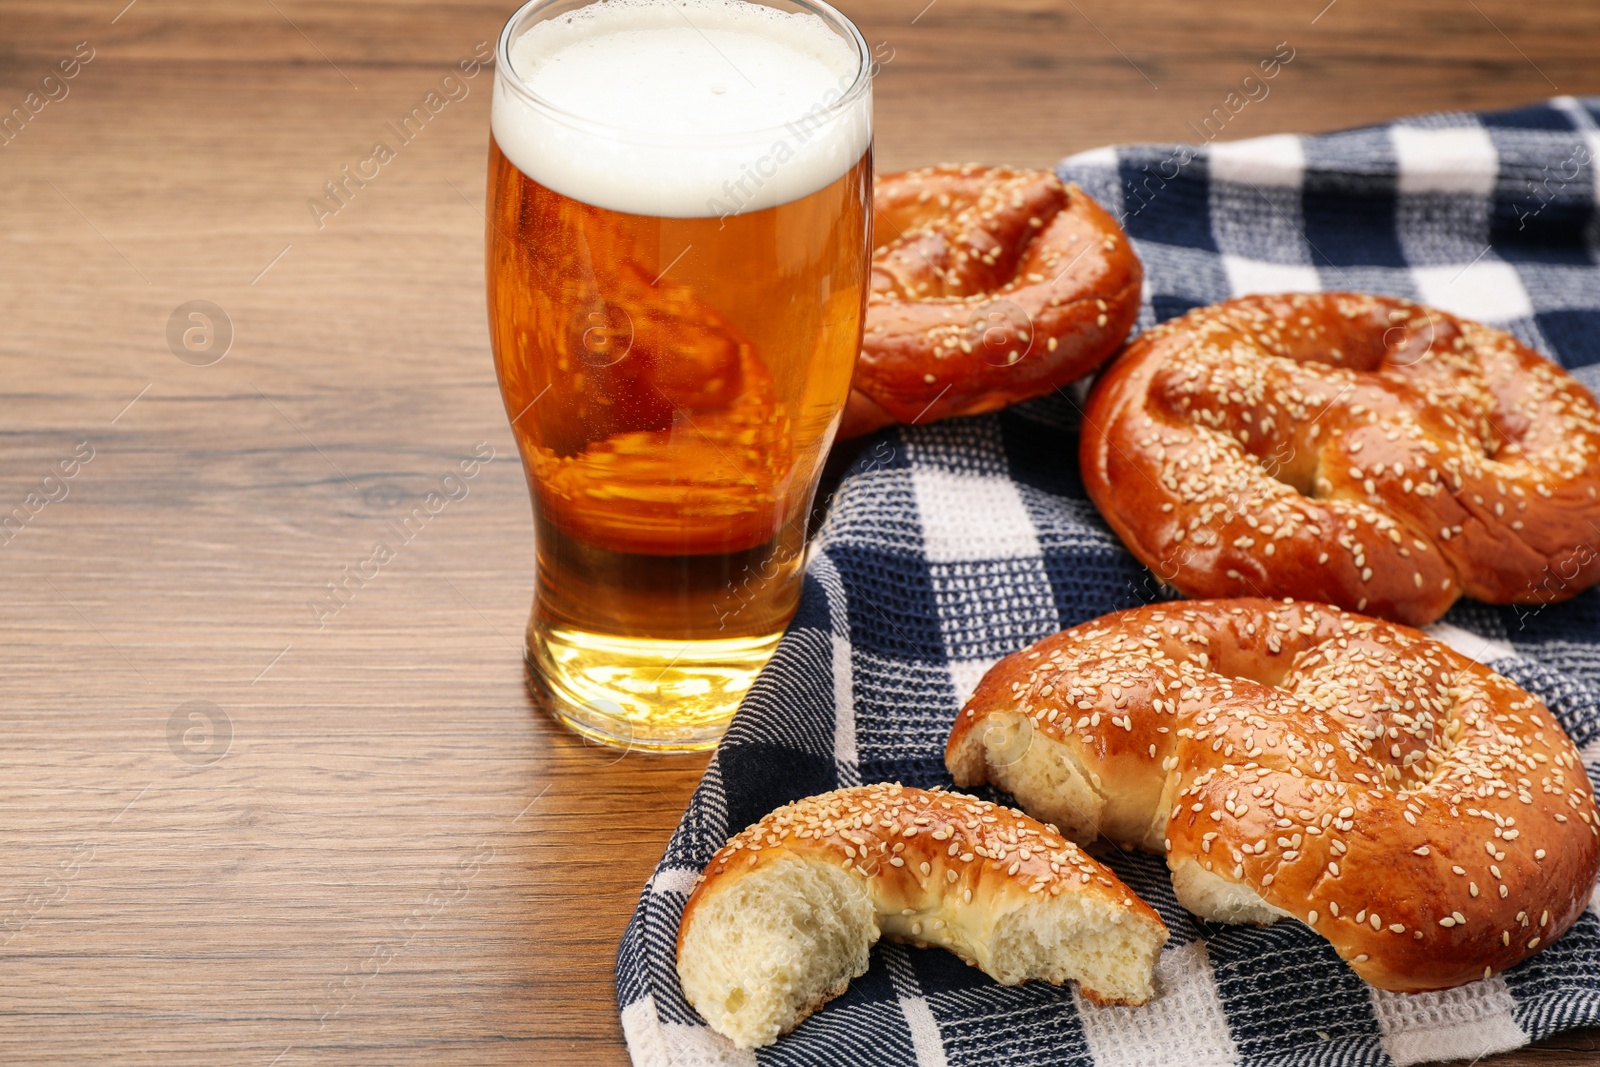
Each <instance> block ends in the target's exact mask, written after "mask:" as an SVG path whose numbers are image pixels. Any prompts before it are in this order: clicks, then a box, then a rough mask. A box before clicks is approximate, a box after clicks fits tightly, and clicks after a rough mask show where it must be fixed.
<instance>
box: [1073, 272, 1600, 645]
mask: <svg viewBox="0 0 1600 1067" xmlns="http://www.w3.org/2000/svg"><path fill="white" fill-rule="evenodd" d="M1080 458H1081V461H1082V468H1083V479H1084V485H1085V486H1086V487H1087V489H1088V491H1089V495H1090V496H1091V497H1092V498H1093V499H1094V502H1095V504H1096V505H1098V507H1099V508H1100V513H1101V514H1102V515H1104V516H1105V518H1106V521H1107V522H1109V523H1110V524H1111V527H1112V528H1113V529H1114V530H1116V532H1117V534H1118V535H1119V536H1120V537H1121V538H1122V540H1123V542H1124V543H1125V544H1127V546H1128V548H1129V549H1130V550H1132V552H1133V553H1134V555H1136V556H1138V557H1139V560H1140V561H1141V562H1142V563H1144V564H1145V565H1146V566H1148V567H1150V568H1151V569H1152V570H1153V571H1154V572H1155V573H1156V574H1157V575H1159V576H1160V578H1161V579H1162V580H1163V581H1165V582H1167V583H1168V584H1170V585H1173V586H1175V587H1177V588H1178V589H1180V590H1182V591H1183V592H1184V593H1186V594H1188V595H1190V596H1198V597H1206V596H1233V595H1246V594H1256V595H1261V596H1269V597H1280V596H1292V597H1297V598H1300V599H1304V600H1317V601H1325V602H1328V603H1333V604H1339V605H1341V606H1343V607H1347V608H1353V609H1355V610H1358V611H1365V612H1368V613H1369V614H1373V615H1380V616H1382V617H1384V618H1389V619H1395V620H1397V621H1400V622H1407V623H1412V624H1416V625H1421V624H1422V623H1426V622H1429V621H1431V620H1433V619H1436V618H1438V617H1439V616H1440V615H1441V614H1443V613H1444V611H1445V609H1446V608H1448V607H1449V606H1450V605H1451V604H1452V603H1453V602H1454V601H1455V600H1456V598H1457V597H1459V596H1462V595H1465V596H1471V597H1476V598H1477V599H1479V600H1484V601H1488V602H1490V603H1498V604H1506V603H1546V602H1549V601H1551V600H1557V599H1565V598H1566V597H1570V596H1573V595H1574V594H1576V593H1578V592H1579V591H1581V590H1583V589H1585V588H1587V587H1588V586H1590V585H1592V584H1594V583H1595V582H1596V581H1597V580H1600V551H1597V550H1596V549H1595V548H1594V547H1593V546H1594V545H1595V544H1596V543H1597V541H1600V408H1597V407H1596V404H1595V400H1594V398H1593V397H1592V396H1590V395H1589V393H1588V391H1587V390H1585V389H1584V388H1583V386H1581V385H1580V384H1578V382H1577V381H1576V380H1575V379H1573V378H1572V377H1571V376H1570V375H1568V374H1567V373H1566V372H1565V371H1563V370H1562V369H1561V368H1559V367H1557V366H1556V365H1555V364H1553V363H1551V362H1550V361H1549V360H1546V359H1544V358H1543V357H1541V356H1539V355H1538V354H1537V353H1535V352H1533V351H1532V350H1531V349H1529V348H1528V347H1527V346H1526V345H1523V344H1522V343H1521V342H1519V341H1517V340H1516V339H1515V338H1514V337H1512V336H1511V335H1509V334H1506V333H1503V332H1501V331H1499V330H1493V329H1490V328H1489V327H1487V326H1483V325H1480V324H1478V323H1475V322H1470V321H1468V320H1465V319H1459V318H1456V317H1455V316H1453V315H1449V314H1446V313H1445V312H1442V311H1438V310H1436V309H1433V308H1427V307H1423V306H1421V305H1418V304H1413V303H1410V302H1408V301H1405V300H1395V299H1391V298H1389V297H1380V296H1366V295H1361V294H1355V293H1325V294H1316V295H1289V296H1248V297H1241V298H1239V299H1236V300H1229V301H1227V302H1225V303H1222V304H1216V305H1213V306H1211V307H1206V308H1200V309H1197V310H1195V311H1191V312H1190V313H1189V314H1187V315H1184V316H1183V317H1181V318H1178V319H1174V320H1172V321H1170V322H1167V323H1163V324H1162V325H1160V326H1158V327H1156V328H1155V329H1153V330H1150V331H1148V332H1146V333H1144V334H1142V335H1141V336H1140V337H1139V338H1138V339H1137V340H1135V341H1134V342H1133V343H1132V344H1130V345H1129V346H1128V348H1127V350H1126V351H1125V352H1124V353H1123V355H1122V356H1121V357H1120V358H1119V359H1118V360H1117V361H1116V363H1114V364H1113V365H1112V366H1111V367H1110V368H1109V369H1107V370H1106V371H1105V372H1104V373H1103V374H1102V375H1101V377H1100V380H1099V381H1097V382H1096V384H1095V388H1094V391H1093V393H1091V394H1090V398H1089V403H1088V406H1087V409H1086V411H1085V418H1084V431H1083V439H1082V453H1081V457H1080Z"/></svg>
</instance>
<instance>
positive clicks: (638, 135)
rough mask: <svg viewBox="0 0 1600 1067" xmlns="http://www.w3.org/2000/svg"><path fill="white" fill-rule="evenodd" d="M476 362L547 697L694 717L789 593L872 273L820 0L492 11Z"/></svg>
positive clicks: (858, 103)
mask: <svg viewBox="0 0 1600 1067" xmlns="http://www.w3.org/2000/svg"><path fill="white" fill-rule="evenodd" d="M497 60H498V62H497V69H496V71H495V90H494V104H493V119H492V124H493V137H492V139H491V141H490V145H489V189H488V200H489V209H490V212H489V216H488V220H489V225H488V231H487V247H488V272H487V273H488V302H489V328H490V336H491V339H492V341H493V346H494V356H495V367H496V370H497V372H498V375H499V379H500V389H501V394H502V396H503V397H504V400H505V405H506V413H507V415H508V416H509V417H510V419H511V426H512V430H513V432H514V434H515V436H516V439H517V445H518V447H519V448H520V450H521V454H522V462H523V466H524V468H525V469H526V471H527V475H528V487H529V490H530V492H531V495H532V498H533V515H534V529H535V537H536V541H535V551H536V560H537V573H536V575H535V579H534V595H533V611H532V615H531V617H530V619H529V622H528V632H527V642H528V643H527V656H528V662H529V665H530V667H531V669H532V671H533V674H534V676H535V679H536V681H537V683H538V684H539V686H540V688H542V689H543V691H544V693H545V694H546V696H547V697H548V699H549V701H550V704H551V707H552V710H553V711H554V713H555V714H556V715H557V716H558V717H559V718H560V719H562V720H563V721H564V722H566V723H567V724H568V725H569V726H570V727H572V728H573V729H575V730H577V731H578V732H579V733H582V734H584V735H586V736H589V737H592V738H596V739H599V740H602V741H605V742H608V743H614V744H620V745H626V746H628V747H633V748H643V749H655V750H687V749H698V748H708V747H710V746H712V745H714V744H715V743H716V741H717V739H718V738H719V737H720V736H721V735H722V732H723V731H724V729H725V728H726V726H727V722H728V719H729V718H730V717H731V716H732V714H733V712H734V710H735V709H736V708H737V706H738V704H739V701H740V699H741V698H742V697H743V695H744V693H745V691H746V690H747V689H748V688H749V686H750V684H751V682H752V681H753V680H754V678H755V675H756V673H757V672H758V671H759V670H760V668H761V667H762V665H763V664H764V663H765V662H766V661H767V659H768V658H769V657H770V656H771V654H772V652H773V650H774V648H775V647H776V645H777V641H778V638H779V636H780V635H781V633H782V631H783V629H784V627H785V626H786V625H787V623H788V622H789V619H790V618H791V617H792V616H793V614H794V611H795V607H796V605H797V603H798V600H799V594H800V582H801V574H802V569H803V565H804V562H805V547H806V542H805V536H806V519H807V516H808V514H809V512H810V510H811V503H812V498H813V497H814V495H815V493H816V488H817V479H818V477H819V475H820V473H821V469H822V463H823V460H824V458H825V457H826V455H827V452H828V448H829V446H830V445H831V443H832V441H833V436H834V433H835V431H836V430H837V428H838V425H839V418H840V413H841V412H842V410H843V407H844V403H845V399H846V397H847V395H848V393H849V390H850V377H851V372H852V369H853V368H854V365H855V360H856V356H857V353H858V352H859V351H860V345H861V329H862V319H863V316H864V314H865V307H866V299H867V294H868V290H869V287H870V263H869V260H870V228H871V218H872V152H871V146H872V85H871V70H870V56H869V53H868V50H867V46H866V42H865V41H863V40H862V37H861V34H860V32H859V31H858V30H857V29H856V28H855V27H854V26H853V25H852V24H851V23H850V22H849V21H848V20H847V19H845V18H844V17H843V16H842V15H840V14H839V13H838V12H837V11H835V10H834V9H833V8H831V7H829V6H828V5H827V4H825V3H820V2H816V0H792V2H791V0H596V2H587V0H577V2H572V0H536V2H533V3H529V4H527V5H526V6H524V7H523V8H522V9H521V10H520V11H518V12H517V14H516V15H515V16H513V17H512V19H511V20H510V22H508V23H507V24H506V28H505V31H504V32H503V33H502V34H501V37H500V43H499V49H498V52H497Z"/></svg>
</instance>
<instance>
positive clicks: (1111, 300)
mask: <svg viewBox="0 0 1600 1067" xmlns="http://www.w3.org/2000/svg"><path fill="white" fill-rule="evenodd" d="M873 227H874V231H873V232H874V239H875V240H876V241H877V242H878V245H879V247H878V248H877V250H876V251H875V252H874V253H873V259H872V293H871V296H870V298H869V300H868V305H867V319H866V331H865V336H864V337H863V339H862V344H861V356H860V359H859V361H858V362H857V364H856V374H855V380H854V382H853V386H854V392H853V393H852V395H851V404H850V407H849V408H848V410H847V412H846V415H845V427H844V431H843V432H844V435H845V436H850V435H852V434H855V433H863V432H866V431H867V430H870V429H875V428H876V427H878V426H884V425H888V424H889V423H891V422H906V423H909V422H932V421H934V420H937V419H942V418H948V417H950V416H952V415H976V414H980V413H982V412H986V411H994V410H997V409H999V408H1002V407H1005V406H1007V405H1008V404H1014V403H1016V402H1018V401H1020V400H1026V399H1028V398H1030V397H1035V396H1042V395H1043V394H1045V393H1049V392H1050V391H1052V390H1054V389H1055V388H1057V387H1058V386H1061V385H1064V384H1066V383H1067V382H1070V381H1073V380H1074V379H1077V378H1081V377H1082V376H1083V375H1085V374H1088V373H1089V372H1090V371H1092V370H1094V369H1095V368H1096V367H1098V366H1100V364H1101V363H1103V362H1105V360H1106V359H1107V358H1108V357H1109V356H1110V355H1111V353H1112V352H1114V351H1115V350H1116V348H1117V346H1118V345H1120V344H1121V343H1122V340H1123V338H1124V337H1126V336H1127V334H1128V331H1129V330H1130V329H1132V327H1133V323H1134V319H1135V318H1136V317H1137V315H1138V311H1139V289H1140V284H1141V281H1142V278H1143V272H1142V269H1141V267H1140V265H1139V260H1138V258H1137V257H1136V256H1135V255H1134V254H1133V250H1132V248H1130V247H1129V244H1128V238H1127V235H1126V234H1124V233H1123V232H1122V229H1121V227H1119V226H1118V225H1117V223H1116V221H1115V220H1114V219H1112V218H1111V216H1110V215H1108V214H1106V212H1105V211H1104V210H1102V209H1101V207H1100V206H1099V205H1098V204H1096V203H1095V202H1094V201H1093V200H1091V199H1090V198H1089V197H1088V196H1087V195H1085V194H1084V193H1083V192H1082V191H1081V190H1079V189H1078V188H1077V187H1076V186H1067V185H1063V184H1062V183H1061V180H1060V179H1059V178H1057V177H1056V176H1055V175H1054V174H1051V173H1050V172H1048V171H1031V170H1011V169H1009V168H1005V167H980V166H970V165H969V166H962V167H954V166H944V167H930V168H926V169H923V170H914V171H905V172H903V173H899V174H889V175H885V176H883V177H882V178H880V179H878V181H877V182H876V183H875V184H874V188H873Z"/></svg>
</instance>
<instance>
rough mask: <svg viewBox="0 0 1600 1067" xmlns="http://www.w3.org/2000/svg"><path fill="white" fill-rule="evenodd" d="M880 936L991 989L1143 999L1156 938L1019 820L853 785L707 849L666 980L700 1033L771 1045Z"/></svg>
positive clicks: (853, 968) (957, 799)
mask: <svg viewBox="0 0 1600 1067" xmlns="http://www.w3.org/2000/svg"><path fill="white" fill-rule="evenodd" d="M880 934H882V935H887V936H888V937H890V938H891V939H893V940H896V941H906V942H909V943H911V944H915V945H924V946H938V947H941V948H946V949H949V950H950V951H951V952H954V953H956V954H957V955H958V956H960V957H961V958H962V959H964V960H966V961H967V962H968V963H970V964H972V965H973V966H975V967H979V968H982V970H983V971H985V972H986V973H987V974H989V975H990V976H991V977H993V978H994V979H996V980H997V981H999V982H1002V983H1004V984H1006V985H1016V984H1017V983H1019V982H1024V981H1027V980H1028V979H1031V978H1038V979H1044V980H1045V981H1049V982H1055V983H1057V984H1059V983H1061V982H1064V981H1066V980H1068V979H1073V980H1075V981H1077V982H1078V983H1079V984H1080V991H1081V992H1082V993H1083V995H1084V996H1086V997H1088V998H1089V999H1091V1000H1095V1001H1097V1002H1100V1003H1126V1004H1142V1003H1144V1002H1145V1001H1147V1000H1149V999H1150V997H1151V996H1152V995H1153V993H1154V984H1153V983H1154V968H1155V960H1156V957H1157V956H1158V955H1159V954H1160V952H1161V946H1162V945H1163V944H1164V943H1165V942H1166V940H1167V928H1166V927H1165V926H1164V925H1163V924H1162V922H1161V919H1160V918H1159V917H1158V916H1157V915H1156V913H1155V912H1154V911H1153V910H1151V908H1150V906H1149V905H1148V904H1146V903H1145V902H1144V901H1142V900H1140V899H1139V898H1138V897H1137V896H1135V895H1134V894H1133V892H1132V891H1131V890H1129V889H1128V887H1127V886H1125V885H1123V884H1122V883H1121V882H1120V881H1119V880H1118V879H1117V876H1116V875H1114V874H1112V873H1111V871H1109V870H1108V869H1107V868H1105V867H1103V866H1102V865H1101V864H1099V863H1098V862H1096V861H1095V860H1094V859H1092V858H1090V857H1089V856H1088V855H1087V854H1086V853H1084V852H1082V851H1080V850H1079V849H1078V848H1077V846H1075V845H1073V844H1072V843H1071V842H1069V841H1066V840H1064V839H1063V838H1062V837H1061V836H1060V834H1059V833H1058V832H1057V831H1056V829H1055V828H1054V827H1051V826H1045V825H1043V824H1041V823H1039V822H1036V821H1035V820H1033V819H1030V818H1029V817H1028V816H1026V815H1024V814H1022V813H1021V812H1020V811H1016V810H1013V809H1011V808H1002V807H999V806H998V805H995V804H990V803H988V802H986V801H982V800H975V799H973V798H972V797H966V796H961V795H960V794H956V793H945V792H941V791H939V790H924V789H911V788H907V787H903V786H900V785H896V784H886V785H868V786H857V787H855V788H852V789H839V790H835V791H834V792H832V793H823V794H822V795H820V796H814V797H807V798H805V799H804V800H799V801H796V802H795V803H793V804H789V805H786V806H784V807H782V808H779V809H778V810H777V811H774V812H773V813H772V814H770V815H768V816H767V817H766V818H764V819H762V820H761V821H760V822H758V823H756V824H755V825H754V826H751V827H750V828H748V829H747V830H745V831H744V832H742V833H740V834H739V835H737V836H736V837H734V838H733V839H732V840H731V841H729V842H728V843H727V844H726V845H724V846H723V847H722V849H720V850H719V851H718V852H717V854H716V855H715V856H713V857H712V859H711V862H710V863H709V864H708V865H707V866H706V870H705V872H704V873H703V874H702V875H701V876H700V880H699V881H698V882H696V883H695V888H694V892H693V893H692V894H691V895H690V897H689V900H688V903H687V904H685V905H684V909H683V922H682V924H681V925H680V926H679V928H678V975H679V978H680V979H681V981H682V983H683V991H684V995H685V996H686V997H687V998H688V1000H689V1003H691V1004H693V1005H694V1006H695V1008H696V1009H697V1010H698V1011H699V1012H700V1014H701V1015H703V1016H705V1018H706V1021H707V1022H709V1023H710V1024H711V1025H712V1027H713V1028H715V1029H716V1030H717V1031H718V1032H719V1033H722V1034H724V1035H726V1036H728V1037H729V1038H731V1039H733V1041H734V1043H735V1044H738V1045H740V1046H742V1047H749V1046H751V1045H765V1044H770V1043H771V1042H772V1041H773V1040H775V1039H776V1038H777V1036H778V1035H779V1034H781V1033H786V1032H787V1031H789V1030H790V1029H792V1028H793V1027H794V1026H795V1025H797V1024H798V1023H799V1022H800V1021H801V1020H802V1019H804V1018H805V1017H806V1016H807V1015H809V1014H811V1013H812V1012H813V1011H815V1010H816V1009H817V1008H819V1007H821V1006H822V1004H823V1003H825V1002H826V1001H828V1000H830V999H832V998H833V997H836V996H838V995H839V994H841V993H843V992H844V990H845V987H846V986H847V985H848V984H849V982H850V980H851V979H852V978H856V977H859V976H860V975H862V974H864V973H865V972H866V969H867V954H868V951H869V950H870V949H871V947H872V945H873V944H874V943H875V942H876V941H877V940H878V938H879V936H880Z"/></svg>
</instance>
